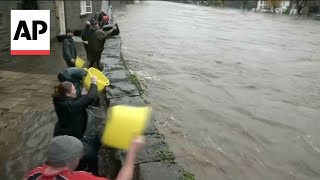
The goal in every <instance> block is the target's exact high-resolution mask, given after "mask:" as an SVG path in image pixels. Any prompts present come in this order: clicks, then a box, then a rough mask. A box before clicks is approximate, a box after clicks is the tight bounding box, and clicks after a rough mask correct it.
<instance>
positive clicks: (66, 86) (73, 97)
mask: <svg viewBox="0 0 320 180" xmlns="http://www.w3.org/2000/svg"><path fill="white" fill-rule="evenodd" d="M91 80H92V83H91V85H90V88H89V91H88V93H87V94H86V95H83V96H81V97H79V98H77V90H76V88H75V86H74V85H73V84H72V83H71V82H69V81H64V82H62V83H60V84H59V85H57V86H55V87H54V94H53V95H52V97H53V104H54V109H55V112H56V114H57V117H58V122H57V123H56V125H55V128H54V136H59V135H70V136H74V137H76V138H78V139H81V138H82V137H83V134H84V132H85V130H86V127H87V118H88V114H87V111H86V109H85V108H86V107H88V106H89V105H90V104H91V103H92V102H93V101H94V100H95V99H96V98H97V94H98V90H97V77H95V76H92V78H91Z"/></svg>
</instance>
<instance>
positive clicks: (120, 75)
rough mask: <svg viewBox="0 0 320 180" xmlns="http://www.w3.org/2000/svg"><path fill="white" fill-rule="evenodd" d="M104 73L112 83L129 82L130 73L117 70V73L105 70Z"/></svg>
mask: <svg viewBox="0 0 320 180" xmlns="http://www.w3.org/2000/svg"><path fill="white" fill-rule="evenodd" d="M103 73H104V74H105V75H106V76H107V77H108V78H109V80H110V81H111V83H116V82H120V81H126V80H128V72H127V71H125V70H117V71H106V70H103Z"/></svg>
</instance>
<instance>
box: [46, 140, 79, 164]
mask: <svg viewBox="0 0 320 180" xmlns="http://www.w3.org/2000/svg"><path fill="white" fill-rule="evenodd" d="M82 155H83V144H82V142H81V141H80V140H79V139H77V138H75V137H72V136H66V135H63V136H56V137H54V138H53V139H52V140H51V141H50V143H49V145H48V151H47V160H48V161H47V164H48V165H49V166H53V167H63V166H66V165H67V164H68V163H70V162H72V161H74V160H77V159H78V158H81V157H82Z"/></svg>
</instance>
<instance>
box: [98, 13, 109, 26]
mask: <svg viewBox="0 0 320 180" xmlns="http://www.w3.org/2000/svg"><path fill="white" fill-rule="evenodd" d="M108 24H109V16H103V17H102V20H101V22H100V27H101V28H103V26H105V25H108Z"/></svg>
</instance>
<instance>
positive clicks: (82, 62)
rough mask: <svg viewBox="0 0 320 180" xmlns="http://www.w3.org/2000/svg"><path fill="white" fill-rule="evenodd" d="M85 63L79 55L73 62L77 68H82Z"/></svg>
mask: <svg viewBox="0 0 320 180" xmlns="http://www.w3.org/2000/svg"><path fill="white" fill-rule="evenodd" d="M85 63H86V61H85V60H83V59H81V58H80V57H77V59H76V62H75V64H76V67H77V68H82V67H83V66H84V64H85Z"/></svg>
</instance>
